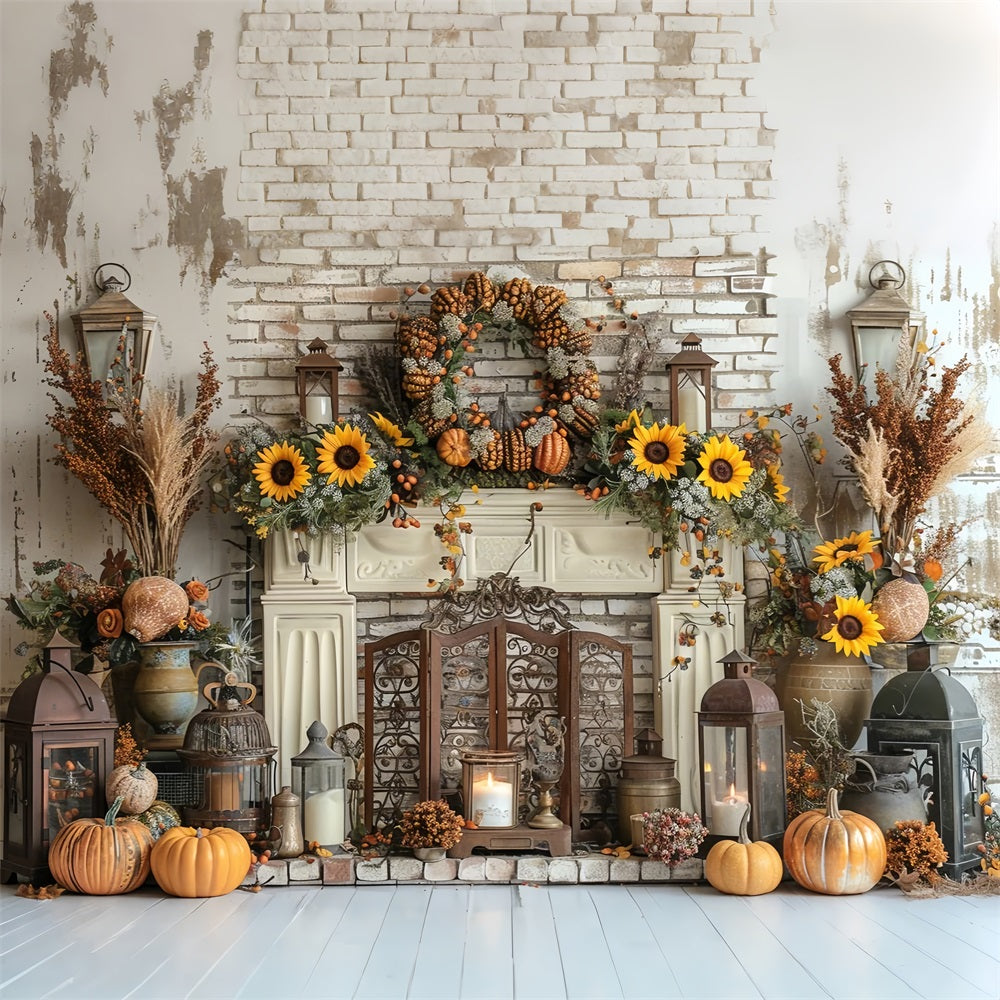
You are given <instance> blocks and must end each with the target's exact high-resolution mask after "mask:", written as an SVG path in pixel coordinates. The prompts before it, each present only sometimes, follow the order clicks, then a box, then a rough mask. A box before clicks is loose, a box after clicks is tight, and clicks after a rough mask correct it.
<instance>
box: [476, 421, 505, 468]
mask: <svg viewBox="0 0 1000 1000" xmlns="http://www.w3.org/2000/svg"><path fill="white" fill-rule="evenodd" d="M477 461H478V462H479V467H480V468H481V469H482V470H483V471H484V472H495V471H496V470H497V469H499V468H500V467H501V466H502V465H503V435H502V434H501V433H500V432H499V431H497V430H494V431H493V440H492V441H491V442H490V443H489V444H488V445H487V446H486V447H485V448H484V449H483V452H482V454H481V455H480V456H479V458H478V460H477Z"/></svg>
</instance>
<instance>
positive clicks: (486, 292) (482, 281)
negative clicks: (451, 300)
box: [462, 271, 497, 312]
mask: <svg viewBox="0 0 1000 1000" xmlns="http://www.w3.org/2000/svg"><path fill="white" fill-rule="evenodd" d="M462 290H463V291H464V292H465V295H466V297H467V298H468V299H469V301H470V302H471V303H472V311H473V312H475V311H477V310H479V309H484V310H486V311H489V310H490V309H492V308H493V306H494V304H495V303H496V300H497V289H496V285H494V284H493V282H492V281H490V279H489V278H487V277H486V275H485V274H483V272H482V271H473V272H472V274H470V275H469V276H468V277H467V278H466V279H465V287H464V288H463V289H462Z"/></svg>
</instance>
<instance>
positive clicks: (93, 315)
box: [73, 263, 156, 403]
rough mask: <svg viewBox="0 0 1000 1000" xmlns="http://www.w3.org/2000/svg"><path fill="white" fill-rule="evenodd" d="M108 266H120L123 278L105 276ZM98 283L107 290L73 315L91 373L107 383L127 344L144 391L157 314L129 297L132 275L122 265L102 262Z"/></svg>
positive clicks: (103, 289)
mask: <svg viewBox="0 0 1000 1000" xmlns="http://www.w3.org/2000/svg"><path fill="white" fill-rule="evenodd" d="M105 268H108V269H110V268H118V270H119V271H120V272H121V274H122V277H116V276H115V275H114V274H107V275H102V274H101V272H102V271H103V270H104V269H105ZM94 284H95V285H96V286H97V287H98V288H99V289H100V290H101V292H103V294H102V295H101V297H100V298H99V299H98V300H97V301H96V302H92V303H91V304H90V305H89V306H87V307H86V308H85V309H81V310H80V311H79V312H78V313H74V314H73V329H74V330H75V331H76V338H77V342H78V346H79V350H80V351H81V352H82V353H83V356H84V358H86V361H87V367H88V368H89V369H90V374H91V376H92V377H93V378H94V379H95V380H96V381H99V382H102V383H103V382H105V380H106V379H107V378H108V376H109V375H110V374H111V369H112V366H113V363H114V360H115V358H116V357H117V356H118V352H119V347H120V346H123V347H124V350H125V351H126V356H127V357H128V358H129V359H130V367H131V369H132V371H133V372H134V373H135V375H138V376H140V378H139V379H138V381H137V385H136V389H137V391H141V389H142V383H143V379H142V378H141V376H144V375H145V373H146V363H147V361H148V359H149V345H150V344H151V343H152V340H153V331H154V329H155V327H156V317H155V316H154V315H153V314H152V313H148V312H146V311H145V310H143V309H142V308H140V307H139V306H137V305H136V304H135V303H134V302H132V301H130V300H129V299H127V298H126V297H125V292H126V291H127V290H128V288H129V286H130V285H131V284H132V276H131V275H130V274H129V273H128V271H127V270H126V269H125V268H124V267H122V266H121V264H112V263H109V264H101V266H100V267H99V268H98V269H97V270H96V271H95V272H94ZM123 340H124V344H122V341H123ZM110 402H112V403H113V402H114V401H113V400H111V401H110Z"/></svg>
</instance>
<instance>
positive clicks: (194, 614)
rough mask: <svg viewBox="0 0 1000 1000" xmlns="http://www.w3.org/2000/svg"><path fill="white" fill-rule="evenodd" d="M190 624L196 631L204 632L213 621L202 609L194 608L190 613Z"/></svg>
mask: <svg viewBox="0 0 1000 1000" xmlns="http://www.w3.org/2000/svg"><path fill="white" fill-rule="evenodd" d="M188 624H189V625H190V626H191V628H193V629H194V630H195V632H204V631H205V629H207V628H208V626H209V625H211V624H212V623H211V622H210V621H209V620H208V619H207V618H206V617H205V616H204V615H203V614H202V613H201V612H200V611H196V610H195V609H194V608H192V609H191V611H190V612H189V613H188Z"/></svg>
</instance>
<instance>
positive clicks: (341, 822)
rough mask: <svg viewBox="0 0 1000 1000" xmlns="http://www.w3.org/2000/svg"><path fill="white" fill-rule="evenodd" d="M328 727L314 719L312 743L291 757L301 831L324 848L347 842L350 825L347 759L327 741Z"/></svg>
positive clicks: (308, 732)
mask: <svg viewBox="0 0 1000 1000" xmlns="http://www.w3.org/2000/svg"><path fill="white" fill-rule="evenodd" d="M328 736H329V730H327V728H326V726H324V725H323V723H322V722H319V721H316V722H314V723H313V724H312V725H311V726H310V727H309V728H308V729H307V730H306V737H307V738H308V740H309V743H308V744H307V745H306V746H305V748H304V749H303V750H302V752H301V753H298V754H296V755H295V756H294V757H293V758H292V760H291V765H292V789H293V790H294V791H295V794H296V795H297V796H298V797H299V798H300V799H301V800H302V815H303V823H302V830H303V835H304V836H305V840H306V843H307V844H309V843H312V842H313V841H315V842H316V843H317V844H320V845H321V846H322V847H328V848H329V847H335V846H339V845H340V844H342V843H343V842H344V837H345V836H346V835H347V828H348V826H349V823H348V816H347V802H346V789H345V787H344V758H343V757H341V756H340V754H339V753H336V752H335V751H333V750H331V749H330V747H329V745H328V744H327V737H328Z"/></svg>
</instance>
